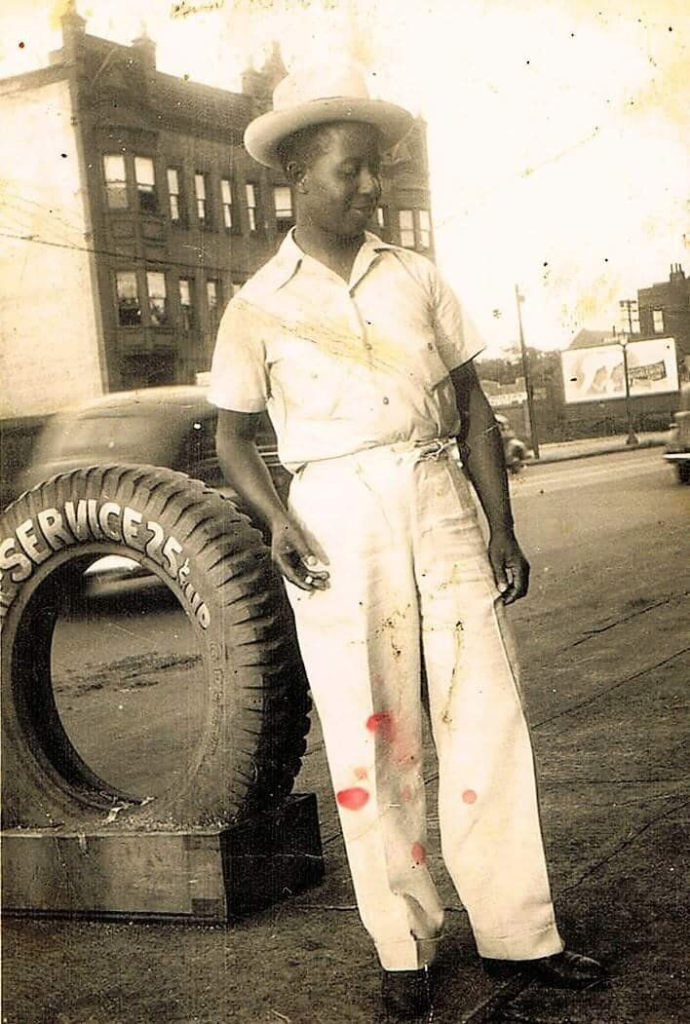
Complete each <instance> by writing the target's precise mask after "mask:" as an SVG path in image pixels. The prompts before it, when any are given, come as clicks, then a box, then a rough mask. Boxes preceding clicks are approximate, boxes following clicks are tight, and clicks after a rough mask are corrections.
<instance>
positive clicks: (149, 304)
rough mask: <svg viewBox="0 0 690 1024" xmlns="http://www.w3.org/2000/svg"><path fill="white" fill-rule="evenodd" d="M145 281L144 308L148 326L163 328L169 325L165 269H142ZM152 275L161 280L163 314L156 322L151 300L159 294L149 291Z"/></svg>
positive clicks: (168, 301) (168, 300)
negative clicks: (146, 313) (161, 318)
mask: <svg viewBox="0 0 690 1024" xmlns="http://www.w3.org/2000/svg"><path fill="white" fill-rule="evenodd" d="M144 274H145V281H146V308H147V310H148V322H149V326H150V327H155V328H157V329H158V328H162V329H163V330H165V329H166V328H169V327H170V293H169V291H168V275H167V273H166V272H165V270H150V269H148V268H147V269H146V270H145V271H144ZM153 276H156V277H160V278H162V280H163V296H162V298H163V315H164V319H163V321H162V322H161V323H157V322H156V317H157V314H156V316H154V311H153V300H154V298H155V299H159V298H160V296H153V295H152V293H151V278H152V277H153Z"/></svg>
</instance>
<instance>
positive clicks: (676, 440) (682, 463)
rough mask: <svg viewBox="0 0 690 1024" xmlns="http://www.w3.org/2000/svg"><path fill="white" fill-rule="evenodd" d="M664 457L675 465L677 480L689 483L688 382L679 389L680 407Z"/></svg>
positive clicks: (689, 417)
mask: <svg viewBox="0 0 690 1024" xmlns="http://www.w3.org/2000/svg"><path fill="white" fill-rule="evenodd" d="M664 458H665V459H666V461H667V462H668V463H670V464H671V465H673V466H675V469H676V473H677V474H678V482H679V483H681V484H690V384H684V385H683V387H682V388H681V391H680V408H679V410H678V412H677V413H675V414H674V417H673V425H672V427H671V430H670V433H669V437H668V440H667V442H666V451H665V452H664Z"/></svg>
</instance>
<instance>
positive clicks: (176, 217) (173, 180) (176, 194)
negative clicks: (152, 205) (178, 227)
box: [168, 167, 182, 224]
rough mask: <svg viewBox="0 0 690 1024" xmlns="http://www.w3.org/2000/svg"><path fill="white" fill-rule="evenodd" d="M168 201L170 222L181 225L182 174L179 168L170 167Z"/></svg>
mask: <svg viewBox="0 0 690 1024" xmlns="http://www.w3.org/2000/svg"><path fill="white" fill-rule="evenodd" d="M168 200H169V202H170V220H171V221H172V222H173V224H179V223H180V221H181V220H182V191H181V189H180V172H179V171H178V169H177V167H168Z"/></svg>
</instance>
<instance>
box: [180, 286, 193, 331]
mask: <svg viewBox="0 0 690 1024" xmlns="http://www.w3.org/2000/svg"><path fill="white" fill-rule="evenodd" d="M180 315H181V318H182V329H183V330H184V331H191V329H192V327H193V326H194V281H193V280H192V279H191V278H190V277H181V278H180Z"/></svg>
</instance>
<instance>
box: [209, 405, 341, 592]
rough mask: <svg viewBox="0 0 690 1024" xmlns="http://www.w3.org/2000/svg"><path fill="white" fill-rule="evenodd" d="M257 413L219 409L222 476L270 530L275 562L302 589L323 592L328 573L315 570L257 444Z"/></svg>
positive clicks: (312, 556) (218, 438) (302, 539)
mask: <svg viewBox="0 0 690 1024" xmlns="http://www.w3.org/2000/svg"><path fill="white" fill-rule="evenodd" d="M257 421H258V415H257V414H256V413H247V412H232V411H230V410H228V409H219V410H218V429H217V431H216V449H217V452H218V462H219V463H220V468H221V470H222V473H223V477H224V478H225V480H226V481H227V482H228V483H229V484H230V486H231V487H234V489H235V490H236V491H237V493H238V494H239V495H240V497H242V498H244V500H245V501H246V502H247V504H248V505H249V506H250V508H251V509H252V511H253V512H254V513H255V514H256V515H257V516H259V518H260V519H261V520H262V521H263V522H264V523H265V524H266V525H267V526H268V528H269V530H270V531H271V553H272V556H273V561H274V562H275V564H276V565H277V566H278V568H279V569H280V571H281V572H282V574H283V575H284V576H285V577H286V579H288V580H290V582H291V583H294V584H295V586H297V587H300V588H301V589H302V590H323V589H324V588H325V587H327V586H328V573H327V572H322V571H319V570H317V569H315V568H314V566H315V565H316V564H318V559H317V558H316V556H315V554H314V552H313V551H312V550H311V549H310V547H309V544H308V543H307V541H306V539H305V538H304V536H303V534H302V532H301V530H300V529H299V527H298V526H297V525H296V524H295V523H294V522H293V521H292V520H291V519H290V516H289V515H288V512H287V510H286V508H285V506H284V505H283V503H282V501H281V500H280V498H279V497H278V494H277V493H276V489H275V487H274V486H273V481H272V480H271V475H270V473H269V471H268V469H267V468H266V464H265V463H264V461H263V459H262V458H261V455H260V454H259V451H258V449H257V447H256V444H255V440H254V439H255V436H256V428H257Z"/></svg>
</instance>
